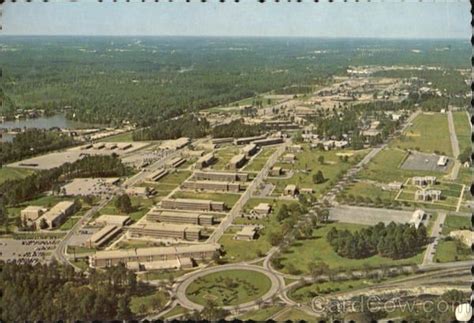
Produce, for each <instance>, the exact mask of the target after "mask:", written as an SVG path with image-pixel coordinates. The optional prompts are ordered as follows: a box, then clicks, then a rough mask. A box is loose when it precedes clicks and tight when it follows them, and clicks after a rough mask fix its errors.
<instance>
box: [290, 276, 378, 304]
mask: <svg viewBox="0 0 474 323" xmlns="http://www.w3.org/2000/svg"><path fill="white" fill-rule="evenodd" d="M372 284H373V282H372V281H368V280H364V279H353V280H345V281H338V282H336V281H334V282H331V281H328V282H322V283H314V284H309V285H304V286H302V287H297V288H294V289H292V290H290V291H289V292H288V297H289V298H290V299H292V300H294V301H295V302H298V303H309V302H310V301H311V300H312V299H313V298H314V297H315V296H317V295H324V294H330V293H333V292H342V291H347V290H351V289H357V288H363V287H367V286H370V285H372Z"/></svg>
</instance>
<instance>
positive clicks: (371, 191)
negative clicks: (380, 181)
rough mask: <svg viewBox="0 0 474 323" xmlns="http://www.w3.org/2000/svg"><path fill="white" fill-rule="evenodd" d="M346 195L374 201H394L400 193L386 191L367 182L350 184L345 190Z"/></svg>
mask: <svg viewBox="0 0 474 323" xmlns="http://www.w3.org/2000/svg"><path fill="white" fill-rule="evenodd" d="M344 193H345V194H346V195H353V196H354V197H357V196H361V197H364V198H367V197H369V198H370V199H372V200H373V201H375V200H376V199H377V198H379V199H381V200H383V201H392V200H393V199H394V198H395V196H396V195H397V193H398V191H385V190H382V188H381V187H380V186H377V185H375V184H373V183H367V182H356V183H350V184H348V185H347V186H346V189H345V190H344Z"/></svg>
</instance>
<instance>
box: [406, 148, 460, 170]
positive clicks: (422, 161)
mask: <svg viewBox="0 0 474 323" xmlns="http://www.w3.org/2000/svg"><path fill="white" fill-rule="evenodd" d="M440 157H441V156H439V155H435V154H424V153H418V152H412V153H411V154H409V155H408V157H407V159H406V160H405V162H404V163H403V164H402V166H401V168H402V169H407V170H420V171H430V172H433V171H434V172H447V171H448V169H449V167H450V166H451V164H452V163H453V161H452V160H451V158H449V159H448V163H447V164H446V166H438V160H439V158H440Z"/></svg>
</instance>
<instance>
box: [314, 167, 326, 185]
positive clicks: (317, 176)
mask: <svg viewBox="0 0 474 323" xmlns="http://www.w3.org/2000/svg"><path fill="white" fill-rule="evenodd" d="M325 180H326V179H325V178H324V175H323V172H321V171H320V170H318V171H317V173H316V174H314V175H313V183H315V184H321V183H324V181H325Z"/></svg>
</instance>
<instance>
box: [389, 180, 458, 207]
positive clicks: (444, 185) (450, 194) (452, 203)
mask: <svg viewBox="0 0 474 323" xmlns="http://www.w3.org/2000/svg"><path fill="white" fill-rule="evenodd" d="M462 187H463V186H462V185H460V184H456V183H448V182H440V183H439V184H437V185H434V186H431V187H429V189H434V190H441V192H442V193H441V200H439V201H426V202H425V201H416V200H415V192H416V191H417V190H418V189H419V188H418V187H416V186H413V185H406V186H404V187H403V189H402V192H401V193H400V194H399V195H398V197H397V201H400V202H404V201H405V202H409V203H411V204H419V205H423V206H428V207H430V208H437V207H439V208H443V209H447V210H453V211H455V210H456V206H457V204H458V201H459V197H460V195H461V192H462Z"/></svg>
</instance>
